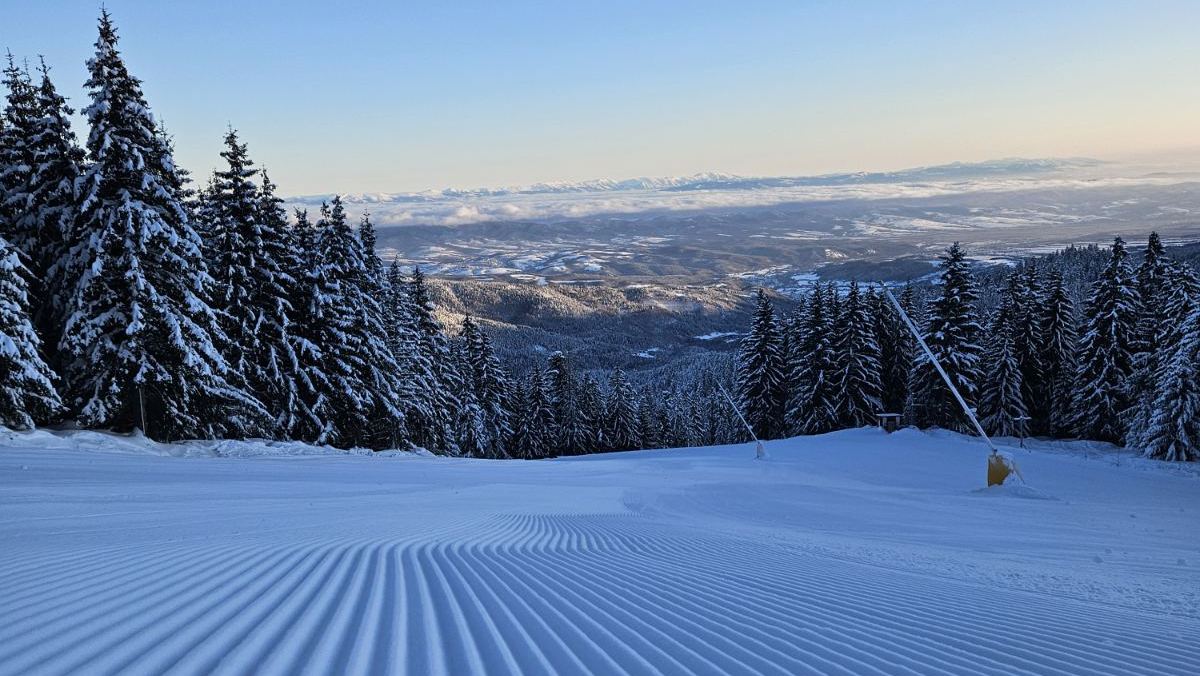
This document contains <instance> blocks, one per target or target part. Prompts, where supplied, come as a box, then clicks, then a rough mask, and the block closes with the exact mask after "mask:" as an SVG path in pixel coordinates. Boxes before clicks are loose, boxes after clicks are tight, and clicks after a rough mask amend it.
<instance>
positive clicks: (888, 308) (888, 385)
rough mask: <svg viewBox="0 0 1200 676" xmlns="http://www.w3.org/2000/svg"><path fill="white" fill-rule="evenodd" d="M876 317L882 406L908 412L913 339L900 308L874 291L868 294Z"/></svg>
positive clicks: (887, 409) (888, 410)
mask: <svg viewBox="0 0 1200 676" xmlns="http://www.w3.org/2000/svg"><path fill="white" fill-rule="evenodd" d="M867 305H868V307H870V310H871V315H872V317H873V318H874V325H875V326H874V329H875V342H876V343H877V344H878V345H879V384H880V391H879V403H880V407H881V408H882V409H883V410H884V411H886V412H889V413H900V412H901V411H903V410H904V400H905V399H906V398H907V397H908V372H909V371H910V370H911V369H912V351H911V348H910V345H909V344H910V343H911V341H912V337H911V336H910V335H909V332H908V328H907V327H906V326H904V322H903V321H902V320H901V319H900V315H899V313H897V312H896V308H894V307H892V304H891V302H890V301H889V300H888V299H887V297H886V296H884V295H883V294H882V293H876V292H875V290H874V289H872V290H871V291H870V293H868V294H867Z"/></svg>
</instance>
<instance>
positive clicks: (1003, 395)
mask: <svg viewBox="0 0 1200 676" xmlns="http://www.w3.org/2000/svg"><path fill="white" fill-rule="evenodd" d="M1022 286H1023V282H1022V280H1021V273H1019V272H1014V273H1012V274H1011V275H1009V277H1008V283H1007V285H1006V287H1005V289H1004V293H1003V294H1002V296H1001V298H1000V305H998V306H997V307H996V312H995V314H994V315H993V317H992V324H991V327H990V330H989V332H988V336H987V344H986V347H985V348H984V354H983V367H984V372H985V373H986V374H987V376H986V377H985V378H984V379H983V382H982V385H981V387H980V392H979V422H980V424H981V425H983V428H984V429H985V430H987V432H988V434H993V435H996V436H1002V437H1015V436H1021V435H1023V434H1025V433H1026V432H1027V430H1028V423H1027V422H1026V421H1025V420H1024V418H1025V417H1026V416H1028V410H1027V409H1026V407H1025V400H1024V396H1023V394H1022V392H1024V388H1023V387H1022V378H1023V374H1022V372H1021V364H1020V360H1019V358H1018V349H1019V347H1018V342H1019V340H1020V338H1019V335H1020V334H1021V333H1022V332H1023V331H1024V327H1021V326H1019V325H1018V322H1020V321H1022V320H1023V318H1025V316H1026V314H1027V310H1025V309H1024V308H1020V304H1021V303H1022V294H1023V293H1024V289H1023V288H1022Z"/></svg>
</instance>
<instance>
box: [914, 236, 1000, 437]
mask: <svg viewBox="0 0 1200 676" xmlns="http://www.w3.org/2000/svg"><path fill="white" fill-rule="evenodd" d="M941 261H942V276H941V289H940V293H939V294H938V296H937V298H935V299H934V301H933V302H932V303H931V304H930V306H929V317H928V319H927V321H926V324H925V327H924V338H925V342H926V343H927V344H928V345H929V349H930V351H931V352H933V354H934V355H935V356H936V357H937V358H938V360H939V362H940V363H941V365H942V368H944V369H945V370H946V374H947V375H948V376H950V379H951V381H952V382H953V383H954V384H955V386H956V387H957V388H958V391H959V394H961V395H962V397H963V399H965V400H966V402H967V405H968V406H974V404H975V401H976V399H977V395H978V385H979V382H980V379H981V376H982V374H981V372H980V364H979V356H980V351H981V350H980V347H979V343H978V341H979V335H980V332H981V329H980V326H979V323H978V320H977V316H978V314H977V313H978V310H977V308H976V305H975V302H976V298H977V296H976V292H975V283H974V281H973V280H972V279H971V272H970V269H969V267H968V263H967V258H966V254H964V253H963V250H962V247H960V246H959V245H958V243H957V242H955V243H954V244H953V245H952V246H951V247H950V248H949V249H947V250H946V253H945V254H944V255H943V256H942V257H941ZM908 389H909V394H908V403H907V404H906V406H905V416H904V417H905V419H906V421H907V422H908V423H910V424H912V425H916V426H917V427H943V428H946V429H952V430H957V431H960V432H970V431H972V430H973V427H972V426H971V424H970V422H969V421H968V420H967V419H966V416H965V415H964V414H963V412H962V409H961V408H960V407H959V405H958V402H956V401H955V400H954V395H953V394H951V393H950V390H949V388H947V387H946V383H944V382H942V379H941V376H939V375H938V373H937V370H936V369H935V368H934V366H933V364H931V363H930V362H929V357H928V356H926V355H925V354H924V352H922V353H921V354H919V355H918V356H917V358H916V359H915V360H914V363H913V370H912V374H911V375H910V377H909V388H908Z"/></svg>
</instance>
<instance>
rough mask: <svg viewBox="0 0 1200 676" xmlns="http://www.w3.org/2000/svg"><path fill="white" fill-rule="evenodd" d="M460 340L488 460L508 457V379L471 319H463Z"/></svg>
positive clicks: (484, 336) (485, 337) (482, 334)
mask: <svg viewBox="0 0 1200 676" xmlns="http://www.w3.org/2000/svg"><path fill="white" fill-rule="evenodd" d="M459 337H460V338H461V340H462V341H463V345H464V348H465V350H466V357H467V363H466V365H465V367H464V368H465V371H466V372H467V373H469V374H470V384H469V386H468V388H465V389H469V390H470V391H471V393H472V396H473V398H474V400H475V401H476V402H477V403H478V406H479V408H480V413H481V416H482V424H483V431H482V437H483V449H482V450H483V452H484V457H489V458H500V457H504V441H505V439H507V438H508V436H509V434H510V422H509V411H508V409H507V402H506V400H507V398H508V389H509V386H508V376H507V375H506V374H505V372H504V369H503V368H501V366H500V361H499V360H498V359H497V358H496V355H495V352H494V350H493V349H492V343H491V340H490V339H489V338H488V335H487V333H485V332H484V331H483V330H482V329H480V328H479V327H478V326H477V325H476V323H475V321H474V320H472V319H471V317H470V316H467V317H466V318H465V319H464V320H463V325H462V330H461V332H460V333H459Z"/></svg>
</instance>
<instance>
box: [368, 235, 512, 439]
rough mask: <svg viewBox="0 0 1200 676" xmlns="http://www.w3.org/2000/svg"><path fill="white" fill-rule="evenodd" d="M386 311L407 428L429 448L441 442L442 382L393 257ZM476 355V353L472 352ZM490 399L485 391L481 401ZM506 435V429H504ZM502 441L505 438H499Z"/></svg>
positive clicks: (388, 334)
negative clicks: (439, 407) (438, 405)
mask: <svg viewBox="0 0 1200 676" xmlns="http://www.w3.org/2000/svg"><path fill="white" fill-rule="evenodd" d="M382 297H383V315H384V319H383V321H384V323H385V328H386V331H387V340H388V348H389V350H390V351H391V353H392V356H393V357H394V358H395V360H396V364H397V367H398V368H399V377H400V378H401V380H402V382H403V383H404V386H405V387H404V391H405V393H406V394H405V397H404V398H403V399H402V401H401V406H402V408H403V411H404V421H405V429H406V431H407V432H408V434H409V435H410V438H411V440H412V441H413V443H416V444H417V445H419V446H424V447H429V448H434V449H437V448H440V446H438V440H437V434H436V433H435V432H436V431H437V430H439V429H441V423H440V422H436V421H439V420H441V418H439V417H438V416H437V414H436V412H435V410H434V407H435V404H436V402H437V400H438V388H439V387H440V385H439V383H438V382H437V379H436V377H435V375H434V372H433V365H432V363H431V362H430V358H429V356H428V354H427V353H426V350H425V349H424V348H423V340H422V336H421V332H420V329H419V328H418V326H417V312H416V311H415V309H414V301H413V298H412V295H411V294H410V293H409V288H408V282H407V280H405V279H404V276H403V274H401V271H400V264H399V262H397V261H396V260H394V259H393V260H392V264H391V265H390V266H389V267H388V271H387V275H386V282H385V284H384V288H383V291H382ZM472 358H475V353H472ZM485 401H489V400H488V399H487V398H486V396H483V395H481V400H480V404H481V405H485V406H486V404H485ZM501 434H502V436H503V438H504V439H506V438H507V437H506V434H507V433H506V432H501ZM496 443H497V444H502V441H497V442H496Z"/></svg>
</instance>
